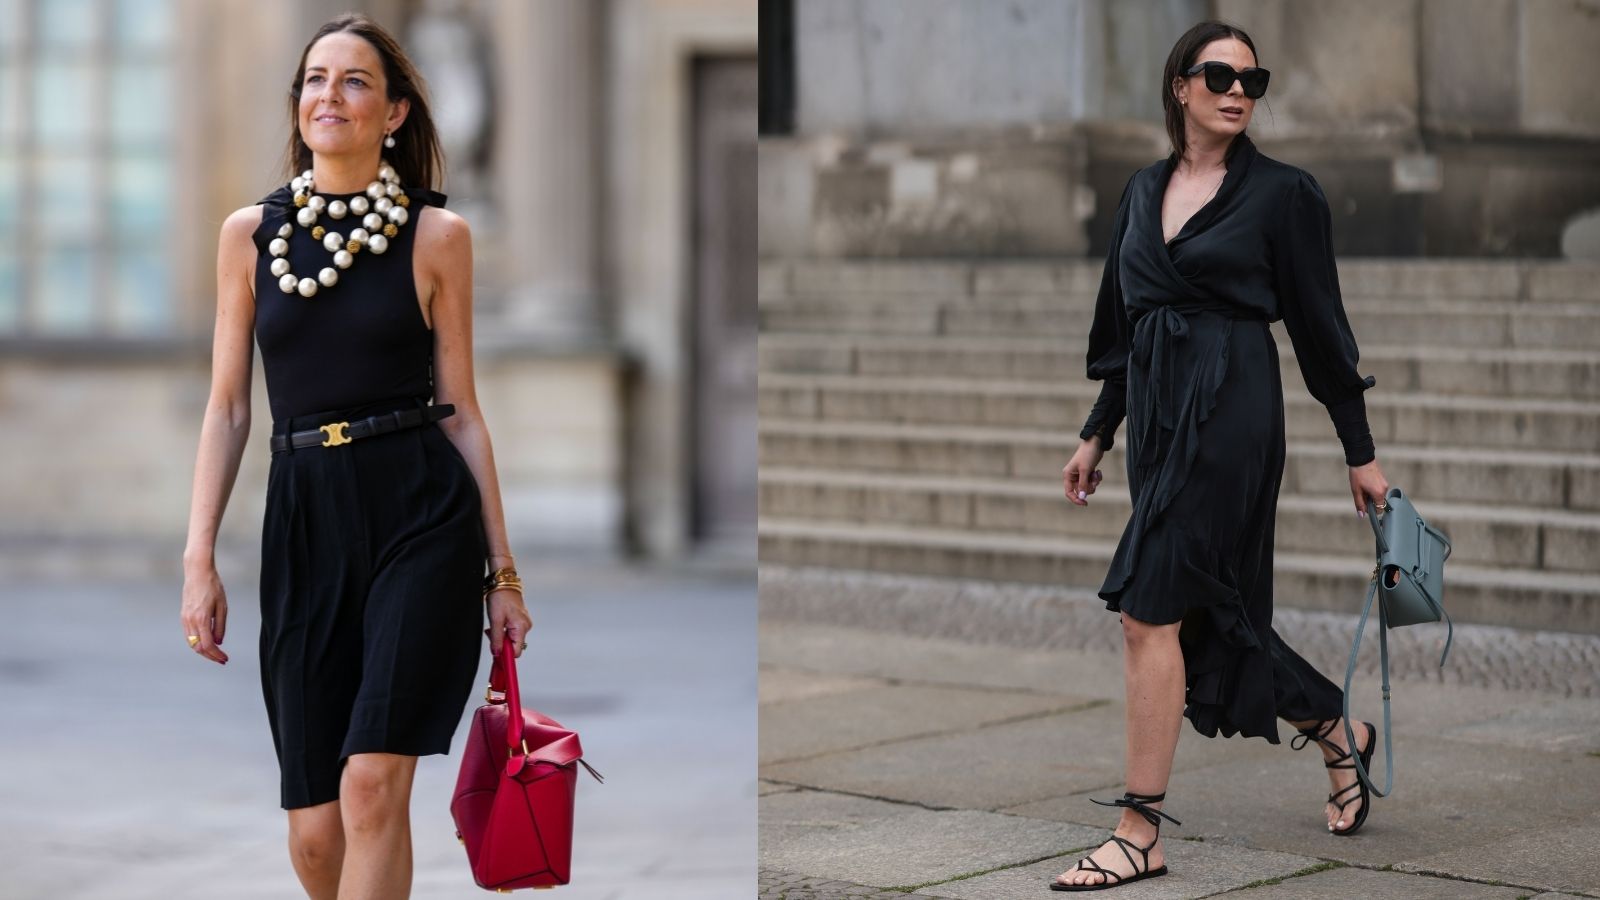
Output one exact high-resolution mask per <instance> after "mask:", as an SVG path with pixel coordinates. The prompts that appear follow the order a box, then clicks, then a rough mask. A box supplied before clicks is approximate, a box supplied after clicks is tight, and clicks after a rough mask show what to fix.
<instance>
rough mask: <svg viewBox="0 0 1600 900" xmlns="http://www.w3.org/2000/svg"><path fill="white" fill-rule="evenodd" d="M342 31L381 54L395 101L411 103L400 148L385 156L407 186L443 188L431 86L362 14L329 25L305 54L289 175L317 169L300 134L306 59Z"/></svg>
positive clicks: (292, 91)
mask: <svg viewBox="0 0 1600 900" xmlns="http://www.w3.org/2000/svg"><path fill="white" fill-rule="evenodd" d="M341 31H348V32H350V33H351V34H354V35H357V36H358V37H361V38H362V39H364V40H365V41H366V42H367V43H369V44H371V45H372V48H373V49H374V50H376V51H378V58H379V59H381V60H383V80H384V81H385V82H387V84H388V95H389V100H390V101H391V102H395V101H399V100H402V99H405V100H409V101H411V109H410V111H409V112H407V113H406V120H405V122H404V123H403V124H402V125H401V126H400V128H399V129H398V130H396V131H395V132H394V134H393V137H394V147H393V148H392V149H391V148H384V150H383V156H384V158H385V159H387V160H388V161H389V164H390V165H392V166H394V169H395V174H397V175H399V176H400V183H401V184H402V185H407V186H413V187H425V188H430V189H432V188H437V187H438V182H439V179H441V178H442V177H443V175H444V148H443V147H441V146H440V144H439V131H438V129H437V128H435V127H434V124H433V113H432V111H430V110H429V109H428V85H427V82H425V81H424V80H423V78H422V73H421V72H419V71H417V67H416V66H415V65H414V64H412V62H411V59H410V58H409V57H407V56H406V53H405V51H404V50H402V49H400V44H399V42H398V41H396V40H395V39H394V37H393V36H391V35H390V34H389V32H388V31H386V30H384V28H383V26H381V25H379V24H378V23H377V22H374V21H373V20H371V19H369V18H367V17H366V16H364V15H361V14H360V13H345V14H344V15H341V16H339V17H338V18H335V19H333V20H332V21H330V22H328V23H327V24H326V25H323V26H322V27H321V28H319V29H317V33H316V34H315V35H313V36H312V38H311V40H310V41H309V42H308V43H307V44H306V48H305V49H304V50H302V51H300V66H299V68H298V69H296V70H295V74H294V83H292V84H290V85H289V146H288V148H287V149H286V150H285V151H284V156H283V169H284V172H285V173H286V174H287V175H288V177H290V178H293V177H294V176H296V175H298V174H300V173H301V172H303V171H305V170H306V169H309V168H311V148H310V147H307V146H306V142H305V139H304V138H302V137H301V136H300V90H301V87H302V86H303V85H304V84H305V80H306V57H308V56H310V55H311V48H312V47H313V46H315V45H316V43H317V41H320V40H322V39H323V38H325V37H327V36H328V35H330V34H336V33H338V32H341Z"/></svg>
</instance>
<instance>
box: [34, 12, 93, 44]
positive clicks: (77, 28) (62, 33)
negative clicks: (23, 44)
mask: <svg viewBox="0 0 1600 900" xmlns="http://www.w3.org/2000/svg"><path fill="white" fill-rule="evenodd" d="M96 6H98V4H97V3H96V2H95V0H50V2H48V3H35V4H34V5H33V8H34V12H35V15H37V16H38V17H39V40H40V42H41V43H43V44H44V45H45V46H46V47H89V46H93V44H94V41H95V35H96V33H97V32H98V30H99V28H100V26H101V24H102V23H101V21H100V19H101V17H100V15H99V13H98V11H97V10H96V9H95V7H96Z"/></svg>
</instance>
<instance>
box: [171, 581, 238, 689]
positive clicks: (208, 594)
mask: <svg viewBox="0 0 1600 900" xmlns="http://www.w3.org/2000/svg"><path fill="white" fill-rule="evenodd" d="M179 618H180V619H182V620H183V633H184V641H185V642H186V643H187V641H188V635H191V634H198V635H200V643H198V644H195V645H194V651H195V652H196V653H198V654H200V655H201V656H204V657H205V658H207V659H209V660H212V661H214V662H216V663H219V664H221V665H227V663H228V654H226V653H223V652H222V648H221V647H219V646H217V645H218V644H220V643H222V638H223V635H224V633H225V632H226V631H227V628H228V595H227V594H226V593H225V592H224V591H223V590H222V578H221V576H219V575H217V570H216V567H215V566H211V567H206V568H198V569H192V570H185V572H184V575H183V612H182V614H181V615H180V616H179Z"/></svg>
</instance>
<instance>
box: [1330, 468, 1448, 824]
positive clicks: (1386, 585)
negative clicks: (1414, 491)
mask: <svg viewBox="0 0 1600 900" xmlns="http://www.w3.org/2000/svg"><path fill="white" fill-rule="evenodd" d="M1383 500H1384V504H1385V507H1386V509H1385V510H1384V514H1383V519H1382V520H1381V521H1380V520H1379V519H1378V511H1377V510H1376V509H1374V508H1373V505H1372V500H1371V499H1370V498H1369V499H1368V500H1367V523H1368V524H1370V525H1371V526H1372V533H1373V535H1374V536H1376V537H1377V539H1378V564H1377V566H1375V567H1374V568H1373V570H1372V587H1371V588H1370V589H1369V590H1368V591H1367V602H1366V605H1365V606H1364V607H1363V608H1362V610H1361V624H1360V625H1357V626H1356V639H1355V642H1354V643H1353V644H1352V645H1351V647H1350V664H1349V665H1348V666H1347V667H1346V668H1345V672H1344V737H1345V740H1346V741H1348V742H1349V743H1348V744H1347V745H1346V746H1349V747H1352V748H1353V747H1355V746H1356V736H1355V731H1354V730H1353V729H1352V728H1351V727H1350V682H1351V680H1352V679H1353V678H1355V674H1356V655H1357V654H1358V653H1359V652H1360V651H1361V633H1362V632H1363V631H1365V630H1366V628H1367V614H1368V613H1370V612H1372V598H1373V596H1374V595H1377V597H1378V599H1379V603H1378V623H1379V626H1380V627H1379V628H1378V646H1379V648H1380V649H1381V651H1382V652H1381V659H1382V671H1383V759H1384V769H1385V772H1384V783H1383V790H1381V791H1380V790H1378V788H1377V786H1376V785H1374V784H1373V783H1372V777H1371V776H1370V775H1368V774H1367V770H1366V767H1365V766H1363V765H1362V764H1361V756H1360V754H1352V756H1353V758H1354V761H1355V764H1356V773H1357V777H1359V778H1360V779H1361V780H1362V781H1363V782H1365V783H1366V785H1367V787H1368V788H1370V789H1371V791H1372V793H1374V794H1377V795H1378V796H1379V797H1387V796H1388V795H1389V792H1390V791H1392V790H1394V746H1393V744H1392V743H1391V742H1390V734H1389V629H1391V628H1398V627H1400V626H1402V625H1416V624H1418V623H1421V622H1437V621H1439V620H1440V619H1443V620H1444V623H1445V626H1446V628H1447V629H1448V630H1447V631H1446V636H1445V641H1444V653H1442V654H1440V656H1439V667H1440V668H1441V669H1442V668H1444V661H1445V658H1446V657H1448V656H1449V655H1450V642H1451V641H1452V640H1453V639H1454V638H1455V625H1454V624H1453V623H1451V621H1450V615H1449V614H1448V613H1446V612H1445V611H1444V561H1445V560H1447V559H1449V558H1450V539H1449V538H1448V537H1446V536H1445V535H1444V533H1443V532H1441V531H1439V530H1438V529H1437V528H1434V527H1433V526H1432V525H1429V524H1428V523H1427V521H1426V520H1424V519H1423V518H1422V514H1421V513H1419V512H1417V508H1416V507H1414V506H1412V505H1411V501H1410V500H1409V499H1408V498H1407V497H1406V495H1405V493H1404V492H1403V491H1401V490H1400V489H1399V488H1397V487H1393V486H1391V487H1390V488H1389V493H1388V494H1387V495H1386V496H1385V497H1384V498H1383Z"/></svg>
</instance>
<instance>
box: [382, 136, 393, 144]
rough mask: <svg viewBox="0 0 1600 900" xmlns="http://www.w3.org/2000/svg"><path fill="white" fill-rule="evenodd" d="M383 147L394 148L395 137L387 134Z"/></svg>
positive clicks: (384, 137)
mask: <svg viewBox="0 0 1600 900" xmlns="http://www.w3.org/2000/svg"><path fill="white" fill-rule="evenodd" d="M383 145H384V146H385V147H393V146H394V135H391V134H385V135H384V136H383Z"/></svg>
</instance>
